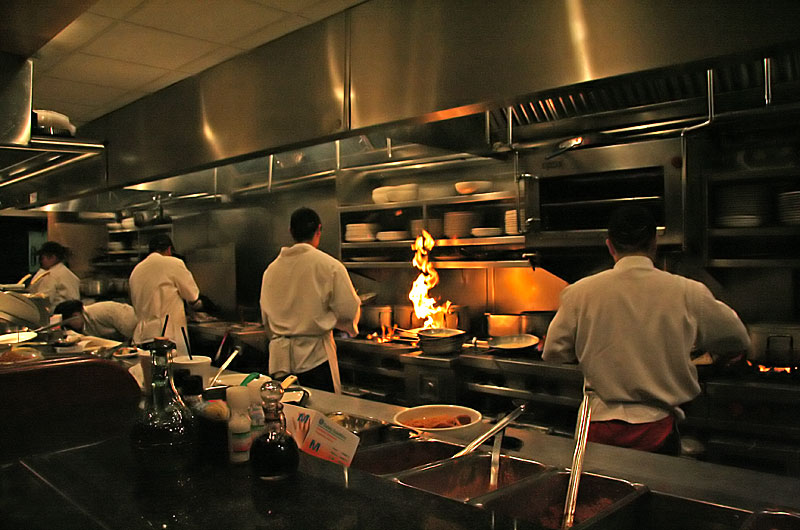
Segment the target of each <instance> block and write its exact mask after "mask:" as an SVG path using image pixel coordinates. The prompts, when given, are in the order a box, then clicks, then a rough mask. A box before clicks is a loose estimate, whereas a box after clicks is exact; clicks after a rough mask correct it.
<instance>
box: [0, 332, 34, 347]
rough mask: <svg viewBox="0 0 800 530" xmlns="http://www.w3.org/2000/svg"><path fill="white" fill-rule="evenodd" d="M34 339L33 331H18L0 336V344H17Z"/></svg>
mask: <svg viewBox="0 0 800 530" xmlns="http://www.w3.org/2000/svg"><path fill="white" fill-rule="evenodd" d="M35 338H36V332H35V331H18V332H17V333H6V334H5V335H0V344H19V343H20V342H26V341H29V340H32V339H35Z"/></svg>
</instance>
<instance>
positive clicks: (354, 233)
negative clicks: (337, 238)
mask: <svg viewBox="0 0 800 530" xmlns="http://www.w3.org/2000/svg"><path fill="white" fill-rule="evenodd" d="M377 230H378V225H376V224H373V223H353V224H349V225H345V232H344V240H345V241H354V242H357V243H358V242H365V241H375V232H376V231H377Z"/></svg>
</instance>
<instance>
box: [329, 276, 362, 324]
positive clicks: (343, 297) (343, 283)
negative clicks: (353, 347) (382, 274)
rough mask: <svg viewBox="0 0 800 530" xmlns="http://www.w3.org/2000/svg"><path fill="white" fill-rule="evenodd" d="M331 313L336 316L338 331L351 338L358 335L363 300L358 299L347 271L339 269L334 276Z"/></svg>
mask: <svg viewBox="0 0 800 530" xmlns="http://www.w3.org/2000/svg"><path fill="white" fill-rule="evenodd" d="M331 311H333V314H334V315H336V329H340V330H342V331H344V332H345V333H347V334H349V335H350V336H353V337H354V336H356V335H358V319H359V317H360V316H361V299H360V298H359V297H358V294H357V293H356V290H355V288H354V287H353V283H352V282H351V281H350V276H348V274H347V269H345V268H344V266H342V267H341V268H340V269H339V268H337V269H336V272H335V273H334V276H333V293H332V296H331Z"/></svg>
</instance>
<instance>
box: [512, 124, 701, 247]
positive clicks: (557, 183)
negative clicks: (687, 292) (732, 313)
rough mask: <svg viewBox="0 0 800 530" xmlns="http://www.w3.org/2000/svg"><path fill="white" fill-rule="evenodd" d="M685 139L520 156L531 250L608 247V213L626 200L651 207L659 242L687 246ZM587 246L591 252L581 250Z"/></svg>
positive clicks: (527, 240) (660, 243)
mask: <svg viewBox="0 0 800 530" xmlns="http://www.w3.org/2000/svg"><path fill="white" fill-rule="evenodd" d="M681 165H682V164H681V142H680V138H666V139H657V140H648V141H643V142H636V143H625V144H618V145H606V146H600V147H592V148H584V149H576V150H570V151H566V152H562V153H560V154H558V155H556V156H552V155H551V157H550V158H547V153H539V152H533V151H531V152H529V153H520V159H519V168H520V170H521V172H523V173H527V174H529V175H531V176H530V177H529V178H527V179H526V186H525V201H524V207H525V212H523V213H524V214H525V217H524V219H526V222H525V227H524V228H525V234H526V235H525V243H526V246H527V247H528V248H529V249H532V250H539V249H543V248H548V247H549V248H558V247H569V248H575V247H592V246H593V247H597V246H604V244H605V239H606V232H607V228H608V222H609V219H610V216H611V213H612V212H613V211H614V210H615V209H616V208H618V207H619V206H621V205H623V204H626V203H632V202H633V203H637V204H641V205H642V206H644V207H646V208H648V209H649V210H651V211H652V213H653V215H654V216H655V219H656V221H657V223H658V244H659V246H664V245H679V246H682V245H683V243H684V196H685V183H684V180H683V178H682V172H681ZM584 250H587V249H585V248H584Z"/></svg>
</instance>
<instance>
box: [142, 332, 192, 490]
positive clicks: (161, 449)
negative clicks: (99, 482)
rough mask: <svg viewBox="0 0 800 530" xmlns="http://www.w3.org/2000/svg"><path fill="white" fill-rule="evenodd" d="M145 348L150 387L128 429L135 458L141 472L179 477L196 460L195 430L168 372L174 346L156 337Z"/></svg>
mask: <svg viewBox="0 0 800 530" xmlns="http://www.w3.org/2000/svg"><path fill="white" fill-rule="evenodd" d="M144 347H145V348H147V349H148V350H149V351H150V359H151V363H152V365H151V370H152V383H151V387H152V388H151V392H150V394H149V395H148V396H147V401H146V403H145V404H144V407H143V408H142V410H141V411H140V414H139V418H138V419H137V421H136V423H135V424H134V426H133V429H132V430H131V445H132V447H133V452H134V457H135V459H136V462H137V464H138V465H139V469H140V471H142V472H145V473H147V474H150V475H157V476H164V475H175V474H176V473H177V474H180V473H183V472H185V471H187V470H188V468H189V467H190V466H191V465H192V463H193V462H194V460H195V458H196V451H197V428H196V424H195V420H194V418H193V416H192V412H191V411H190V410H189V408H188V407H186V405H185V404H184V403H183V402H182V401H181V399H180V397H179V396H178V394H177V393H176V392H175V386H174V384H173V381H172V379H171V376H170V373H169V356H170V354H171V352H172V351H173V350H174V349H175V343H174V342H172V341H170V340H168V339H164V338H157V339H153V340H152V341H151V342H149V343H147V344H145V345H144Z"/></svg>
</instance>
